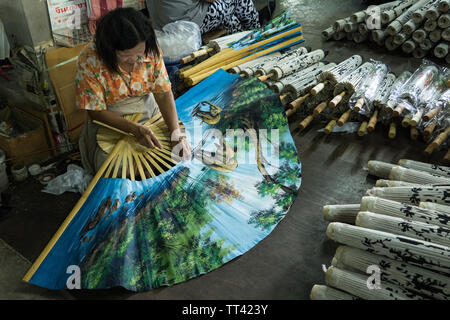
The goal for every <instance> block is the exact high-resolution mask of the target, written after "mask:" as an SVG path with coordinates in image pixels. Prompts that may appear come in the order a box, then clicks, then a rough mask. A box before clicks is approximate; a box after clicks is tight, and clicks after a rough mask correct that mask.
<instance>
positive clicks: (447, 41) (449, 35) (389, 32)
mask: <svg viewBox="0 0 450 320" xmlns="http://www.w3.org/2000/svg"><path fill="white" fill-rule="evenodd" d="M449 7H450V1H449V0H406V1H393V2H389V3H385V4H382V5H380V6H378V7H369V8H368V9H367V10H364V11H360V12H356V13H355V14H353V15H352V16H350V17H347V18H344V19H339V20H337V21H336V22H335V23H334V24H333V26H331V27H329V28H328V29H326V30H324V31H323V32H322V38H323V39H324V40H330V39H334V40H338V41H340V40H344V39H350V40H353V41H355V42H357V43H361V42H364V41H371V42H375V43H377V44H378V45H379V46H382V47H386V48H387V49H388V50H389V51H394V50H396V49H398V48H401V50H402V51H403V52H404V53H406V54H412V55H413V56H414V57H416V58H423V57H425V56H426V55H427V54H430V55H434V56H435V57H437V58H439V59H445V60H446V62H447V63H450V54H449V53H450V10H449ZM380 27H381V28H380Z"/></svg>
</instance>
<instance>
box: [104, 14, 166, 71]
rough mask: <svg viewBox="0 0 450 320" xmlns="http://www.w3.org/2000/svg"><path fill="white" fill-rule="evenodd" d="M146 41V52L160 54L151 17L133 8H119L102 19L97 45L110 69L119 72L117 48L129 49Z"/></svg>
mask: <svg viewBox="0 0 450 320" xmlns="http://www.w3.org/2000/svg"><path fill="white" fill-rule="evenodd" d="M140 42H145V54H146V55H147V54H149V53H150V52H152V53H153V54H154V55H155V56H158V55H159V49H158V44H157V42H156V35H155V30H154V29H153V27H152V24H151V21H150V20H149V18H147V17H146V16H144V15H143V14H142V13H141V12H139V11H137V10H135V9H133V8H117V9H115V10H112V11H110V12H108V13H107V14H106V15H105V16H104V17H102V18H101V19H100V21H99V22H98V25H97V30H96V32H95V46H96V47H97V52H98V54H99V56H100V58H102V59H103V60H104V61H105V63H106V66H107V67H108V69H110V70H111V71H113V72H119V67H118V66H117V57H116V50H120V51H122V50H128V49H132V48H134V47H136V46H137V45H138V44H139V43H140Z"/></svg>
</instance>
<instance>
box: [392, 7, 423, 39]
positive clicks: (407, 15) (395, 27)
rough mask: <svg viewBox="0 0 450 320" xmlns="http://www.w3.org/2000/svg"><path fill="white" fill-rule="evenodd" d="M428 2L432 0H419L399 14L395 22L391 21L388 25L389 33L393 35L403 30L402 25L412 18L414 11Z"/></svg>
mask: <svg viewBox="0 0 450 320" xmlns="http://www.w3.org/2000/svg"><path fill="white" fill-rule="evenodd" d="M428 2H430V0H419V1H417V2H416V3H415V4H413V5H412V6H411V7H409V8H408V9H407V10H405V11H404V12H403V13H402V14H401V15H399V16H398V17H397V18H396V19H395V20H394V21H393V22H391V23H390V24H389V25H388V26H387V28H386V31H387V33H388V34H390V35H391V36H393V35H396V34H397V33H399V32H400V30H402V26H403V25H404V24H405V23H406V22H408V20H410V19H411V18H412V15H413V13H414V12H416V11H417V10H419V9H420V8H421V7H423V6H425V5H426V4H427V3H428Z"/></svg>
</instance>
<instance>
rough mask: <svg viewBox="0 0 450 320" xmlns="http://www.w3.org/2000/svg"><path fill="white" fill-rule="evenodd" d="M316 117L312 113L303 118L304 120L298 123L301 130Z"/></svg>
mask: <svg viewBox="0 0 450 320" xmlns="http://www.w3.org/2000/svg"><path fill="white" fill-rule="evenodd" d="M313 119H314V116H313V115H312V114H311V115H309V116H307V117H306V118H305V119H303V121H302V122H300V124H299V125H298V127H299V129H300V130H303V129H305V128H306V127H307V126H309V124H310V123H311V121H312V120H313Z"/></svg>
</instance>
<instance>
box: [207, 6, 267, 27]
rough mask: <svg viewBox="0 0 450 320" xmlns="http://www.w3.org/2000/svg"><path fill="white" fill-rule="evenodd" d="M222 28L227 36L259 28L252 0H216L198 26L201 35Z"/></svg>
mask: <svg viewBox="0 0 450 320" xmlns="http://www.w3.org/2000/svg"><path fill="white" fill-rule="evenodd" d="M219 26H222V27H224V28H225V29H226V30H227V32H228V34H232V33H236V32H240V31H244V30H251V29H254V28H259V27H260V24H259V16H258V12H257V11H256V9H255V6H254V5H253V2H252V0H216V1H214V2H213V3H211V5H210V6H209V9H208V13H207V14H206V17H205V19H204V20H203V23H202V25H201V26H200V31H201V32H202V34H204V33H206V32H209V31H211V30H214V29H215V28H217V27H219Z"/></svg>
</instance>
